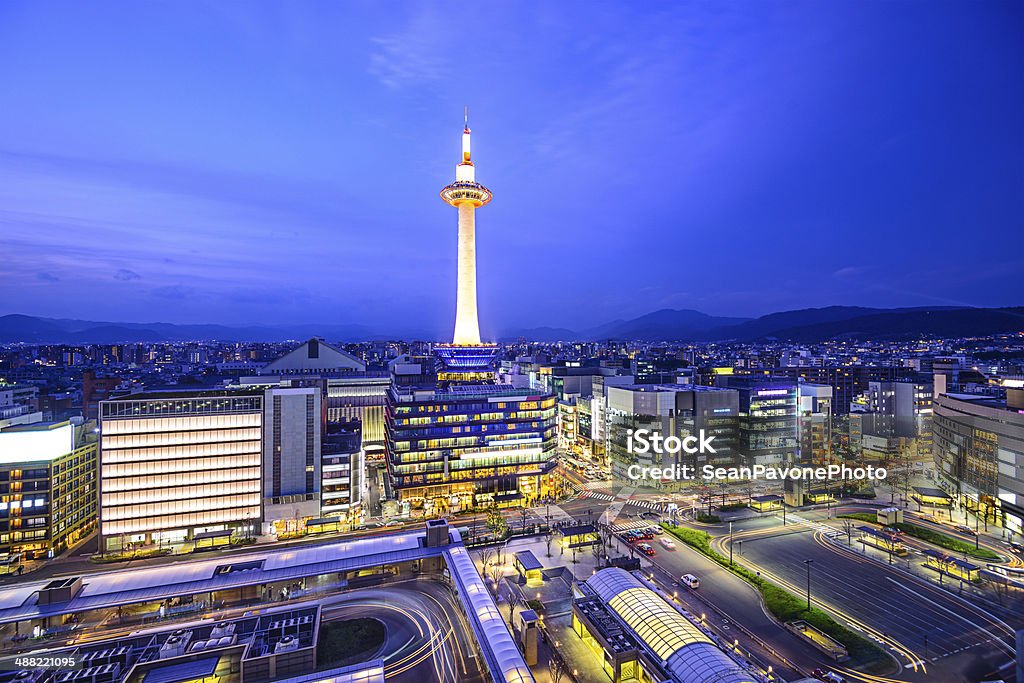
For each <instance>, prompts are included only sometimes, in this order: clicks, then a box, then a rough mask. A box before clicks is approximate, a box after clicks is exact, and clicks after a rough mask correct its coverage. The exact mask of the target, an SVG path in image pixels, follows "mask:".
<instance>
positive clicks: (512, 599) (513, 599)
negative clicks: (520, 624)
mask: <svg viewBox="0 0 1024 683" xmlns="http://www.w3.org/2000/svg"><path fill="white" fill-rule="evenodd" d="M522 604H523V599H522V598H521V597H519V595H518V594H516V593H514V592H512V591H509V594H508V625H509V627H511V628H512V630H515V628H516V625H515V622H514V621H513V619H512V617H513V616H515V613H516V607H519V606H520V605H522Z"/></svg>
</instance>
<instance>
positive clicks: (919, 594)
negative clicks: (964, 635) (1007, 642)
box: [885, 576, 1002, 641]
mask: <svg viewBox="0 0 1024 683" xmlns="http://www.w3.org/2000/svg"><path fill="white" fill-rule="evenodd" d="M885 578H886V580H887V581H891V582H892V583H894V584H896V585H897V586H899V587H900V588H902V589H903V590H905V591H907V592H908V593H913V594H914V595H916V596H917V597H919V598H921V599H922V600H924V601H925V602H927V603H929V604H932V605H934V606H935V607H938V608H939V609H940V610H942V611H943V612H946V613H947V614H952V615H953V616H954V617H956V618H957V619H961V620H963V621H966V622H967V623H968V624H970V625H971V626H974V627H975V628H980V629H981V630H982V631H983V632H985V633H987V634H988V635H989V636H990V637H991V638H998V636H996V635H995V634H994V633H992V632H991V631H989V630H988V629H987V628H985V627H984V626H981V625H980V624H977V623H975V622H973V621H971V620H970V619H968V618H967V617H965V616H964V615H962V614H960V613H958V612H954V611H953V610H951V609H949V608H948V607H946V606H945V605H940V604H939V603H937V602H935V601H934V600H932V599H931V598H929V597H926V596H924V595H922V594H921V593H918V592H917V591H916V590H914V589H913V588H910V587H909V586H905V585H903V584H902V583H900V582H899V581H897V580H896V579H894V578H892V577H891V576H887V577H885ZM1001 640H1002V639H1000V641H1001Z"/></svg>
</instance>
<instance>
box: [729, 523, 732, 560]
mask: <svg viewBox="0 0 1024 683" xmlns="http://www.w3.org/2000/svg"><path fill="white" fill-rule="evenodd" d="M729 566H730V567H731V566H732V522H729Z"/></svg>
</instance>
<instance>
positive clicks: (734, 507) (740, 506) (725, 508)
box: [718, 503, 747, 512]
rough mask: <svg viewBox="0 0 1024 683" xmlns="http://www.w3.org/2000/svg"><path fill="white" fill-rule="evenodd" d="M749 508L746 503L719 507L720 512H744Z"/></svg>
mask: <svg viewBox="0 0 1024 683" xmlns="http://www.w3.org/2000/svg"><path fill="white" fill-rule="evenodd" d="M745 507H747V504H746V503H729V504H728V505H720V506H719V507H718V511H719V512H731V511H733V510H742V509H744V508H745Z"/></svg>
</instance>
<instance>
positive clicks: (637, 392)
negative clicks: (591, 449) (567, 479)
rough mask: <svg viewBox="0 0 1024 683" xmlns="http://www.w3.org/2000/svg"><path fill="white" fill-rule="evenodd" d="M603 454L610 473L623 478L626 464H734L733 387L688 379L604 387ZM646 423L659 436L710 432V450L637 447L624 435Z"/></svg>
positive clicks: (736, 412) (735, 403)
mask: <svg viewBox="0 0 1024 683" xmlns="http://www.w3.org/2000/svg"><path fill="white" fill-rule="evenodd" d="M606 391H607V396H608V403H607V419H608V425H607V445H606V450H607V454H608V460H609V462H610V464H611V470H612V476H613V477H614V478H616V479H626V478H627V476H628V475H627V472H628V470H629V467H630V466H631V465H639V466H640V467H666V466H668V467H672V466H675V465H689V466H691V467H695V468H698V469H699V468H700V467H702V466H704V465H714V466H716V467H718V466H729V465H735V464H737V450H736V448H737V437H738V415H739V393H738V392H736V391H734V390H731V389H720V388H717V387H704V386H695V385H689V384H630V385H626V386H609V387H607V389H606ZM641 429H646V430H649V431H650V432H657V433H659V434H661V435H662V436H663V437H669V436H676V437H679V438H685V437H687V436H698V435H699V434H700V432H701V431H702V430H703V431H704V433H705V434H706V435H708V436H713V437H714V441H713V444H714V449H715V452H714V453H696V454H692V455H689V454H686V453H682V452H680V453H678V454H666V455H661V454H658V453H654V452H653V451H652V452H649V453H646V454H642V453H637V452H636V450H637V449H636V448H634V449H633V450H632V451H631V450H630V448H629V436H630V434H631V433H634V432H635V431H637V430H641Z"/></svg>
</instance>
